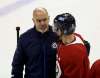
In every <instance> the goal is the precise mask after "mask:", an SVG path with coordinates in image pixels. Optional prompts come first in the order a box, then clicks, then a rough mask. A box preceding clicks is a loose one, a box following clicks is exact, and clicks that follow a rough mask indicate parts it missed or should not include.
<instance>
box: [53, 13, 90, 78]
mask: <svg viewBox="0 0 100 78" xmlns="http://www.w3.org/2000/svg"><path fill="white" fill-rule="evenodd" d="M75 28H76V22H75V18H74V17H73V16H72V15H71V14H69V13H63V14H60V15H57V16H56V17H55V18H54V29H55V31H56V33H57V34H58V35H59V39H60V41H59V43H58V52H57V61H56V64H57V66H56V78H88V72H89V59H88V54H87V49H86V47H85V45H84V42H83V38H82V37H81V36H80V35H79V34H76V33H74V32H75Z"/></svg>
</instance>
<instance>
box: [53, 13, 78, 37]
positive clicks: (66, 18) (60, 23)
mask: <svg viewBox="0 0 100 78" xmlns="http://www.w3.org/2000/svg"><path fill="white" fill-rule="evenodd" d="M75 27H76V23H75V18H74V17H73V16H72V15H71V14H69V13H63V14H60V15H57V16H56V17H55V18H54V28H55V29H56V31H57V30H59V29H60V30H61V32H62V33H63V34H65V35H69V34H72V33H73V32H74V31H75Z"/></svg>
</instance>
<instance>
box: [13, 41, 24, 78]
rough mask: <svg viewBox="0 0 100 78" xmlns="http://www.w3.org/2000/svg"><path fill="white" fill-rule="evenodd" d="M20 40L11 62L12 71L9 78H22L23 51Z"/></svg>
mask: <svg viewBox="0 0 100 78" xmlns="http://www.w3.org/2000/svg"><path fill="white" fill-rule="evenodd" d="M21 41H22V40H21V39H19V41H18V44H17V48H16V51H15V54H14V57H13V61H12V71H11V75H12V77H11V78H23V69H24V63H25V59H24V57H25V56H24V51H23V48H22V44H21Z"/></svg>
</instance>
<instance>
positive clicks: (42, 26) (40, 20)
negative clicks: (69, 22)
mask: <svg viewBox="0 0 100 78" xmlns="http://www.w3.org/2000/svg"><path fill="white" fill-rule="evenodd" d="M33 22H34V24H35V26H36V29H37V30H38V31H40V32H45V31H47V29H48V24H49V17H48V14H46V13H45V12H42V11H38V12H36V13H35V15H34V17H33Z"/></svg>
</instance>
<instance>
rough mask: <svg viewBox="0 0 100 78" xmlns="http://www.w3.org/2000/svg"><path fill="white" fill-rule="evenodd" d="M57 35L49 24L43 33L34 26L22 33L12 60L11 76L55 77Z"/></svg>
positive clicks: (17, 77) (30, 77) (25, 77)
mask: <svg viewBox="0 0 100 78" xmlns="http://www.w3.org/2000/svg"><path fill="white" fill-rule="evenodd" d="M56 40H57V36H56V34H55V33H54V32H53V31H52V28H51V27H50V26H49V30H48V31H47V32H45V33H44V34H42V33H40V32H38V31H37V30H36V29H35V27H34V28H31V29H30V30H28V31H26V32H25V33H23V34H22V35H21V36H20V38H19V41H18V44H17V48H16V51H15V54H14V57H13V62H12V72H11V73H12V78H23V69H24V68H25V75H24V78H56V73H55V72H56V71H55V68H56V67H55V66H56V47H57V45H56V43H55V42H56Z"/></svg>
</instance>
